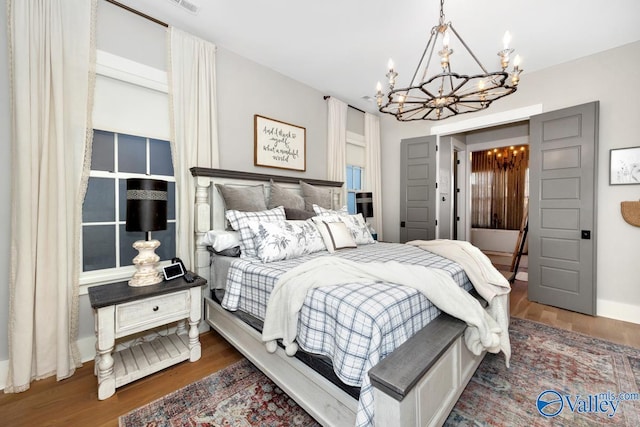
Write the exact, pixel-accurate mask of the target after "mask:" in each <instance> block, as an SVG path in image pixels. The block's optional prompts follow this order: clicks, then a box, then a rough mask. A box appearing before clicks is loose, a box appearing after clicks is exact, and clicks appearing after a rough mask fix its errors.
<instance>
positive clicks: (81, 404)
mask: <svg viewBox="0 0 640 427" xmlns="http://www.w3.org/2000/svg"><path fill="white" fill-rule="evenodd" d="M511 314H512V316H515V317H520V318H524V319H529V320H533V321H537V322H541V323H546V324H549V325H551V326H556V327H558V328H563V329H568V330H571V331H576V332H580V333H584V334H588V335H591V336H594V337H598V338H601V339H605V340H609V341H613V342H616V343H620V344H625V345H629V346H633V347H637V348H640V325H637V324H633V323H627V322H621V321H618V320H611V319H606V318H599V317H590V316H585V315H582V314H579V313H573V312H569V311H565V310H561V309H558V308H554V307H549V306H544V305H541V304H537V303H532V302H529V301H528V300H527V289H526V282H518V281H516V282H515V284H514V286H513V290H512V293H511ZM200 339H201V342H202V358H201V359H200V360H199V361H197V362H195V363H189V362H183V363H180V364H178V365H175V366H173V367H171V368H168V369H166V370H164V371H162V372H158V373H156V374H154V375H151V376H149V377H147V378H144V379H141V380H139V381H136V382H134V383H131V384H128V385H126V386H124V387H121V388H118V389H117V390H116V394H115V395H114V396H112V397H111V398H109V399H107V400H103V401H99V400H98V397H97V387H96V378H95V376H94V375H93V362H88V363H85V364H84V366H82V367H81V368H80V369H78V370H77V371H76V373H75V375H73V376H72V377H71V378H69V379H66V380H63V381H60V382H57V381H55V379H53V378H48V379H45V380H41V381H36V382H34V383H32V385H31V388H30V389H29V390H28V391H26V392H24V393H18V394H0V425H3V426H7V427H14V426H65V427H67V426H69V427H71V426H73V427H75V426H82V427H85V426H92V427H93V426H98V427H99V426H105V427H106V426H110V427H111V426H117V425H118V417H119V416H120V415H122V414H124V413H127V412H129V411H131V410H133V409H135V408H137V407H139V406H142V405H144V404H146V403H148V402H151V401H153V400H155V399H158V398H160V397H162V396H164V395H166V394H168V393H170V392H172V391H174V390H177V389H178V388H181V387H183V386H185V385H187V384H190V383H192V382H194V381H196V380H198V379H200V378H202V377H204V376H206V375H208V374H210V373H212V372H215V371H218V370H219V369H222V368H224V367H225V366H227V365H229V364H231V363H233V362H235V361H237V360H239V359H240V358H241V357H242V356H241V355H240V354H239V353H238V352H237V351H236V350H235V349H233V347H231V346H230V345H229V344H228V343H227V342H226V341H225V340H224V339H222V338H221V337H220V336H219V335H218V334H217V333H215V332H208V333H206V334H203V335H201V337H200Z"/></svg>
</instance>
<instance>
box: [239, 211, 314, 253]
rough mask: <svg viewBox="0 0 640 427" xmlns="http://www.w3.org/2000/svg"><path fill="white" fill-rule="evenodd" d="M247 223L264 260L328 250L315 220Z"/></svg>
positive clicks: (252, 221) (254, 221) (253, 221)
mask: <svg viewBox="0 0 640 427" xmlns="http://www.w3.org/2000/svg"><path fill="white" fill-rule="evenodd" d="M247 225H248V226H249V229H250V230H251V234H252V235H253V243H254V245H255V248H256V254H257V255H258V258H260V259H261V260H262V262H272V261H279V260H282V259H290V258H297V257H299V256H300V255H304V254H310V253H313V252H319V251H324V250H326V247H325V244H324V241H323V239H322V236H321V235H320V232H319V231H318V229H317V228H316V226H315V225H314V223H313V221H311V220H306V221H278V222H264V221H256V220H251V221H247Z"/></svg>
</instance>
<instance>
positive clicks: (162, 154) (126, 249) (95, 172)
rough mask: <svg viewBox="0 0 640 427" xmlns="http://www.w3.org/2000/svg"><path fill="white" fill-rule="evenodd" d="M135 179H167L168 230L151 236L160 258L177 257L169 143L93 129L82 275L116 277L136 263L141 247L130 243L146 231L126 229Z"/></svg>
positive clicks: (84, 221)
mask: <svg viewBox="0 0 640 427" xmlns="http://www.w3.org/2000/svg"><path fill="white" fill-rule="evenodd" d="M135 177H147V178H154V179H162V180H165V181H168V204H167V229H166V230H163V231H156V232H153V238H154V239H158V240H159V241H160V242H161V245H160V247H159V248H158V249H157V250H156V253H157V254H158V255H159V256H160V259H161V260H166V259H171V258H172V257H174V256H175V253H176V204H175V188H176V186H175V178H174V176H173V164H172V161H171V147H170V144H169V141H163V140H158V139H152V138H145V137H140V136H134V135H127V134H121V133H115V132H108V131H103V130H94V132H93V150H92V153H91V171H90V174H89V184H88V187H87V194H86V196H85V200H84V204H83V206H82V251H81V254H82V271H83V275H84V276H87V273H94V274H95V273H102V274H104V275H108V276H109V279H113V278H114V277H116V276H118V271H121V273H122V270H121V268H122V267H126V266H132V265H133V261H132V260H133V258H134V257H135V256H136V255H137V254H138V251H137V250H135V249H134V248H133V247H132V244H133V242H135V241H136V240H144V239H145V233H143V232H127V231H126V230H125V223H126V190H127V181H126V180H127V178H135ZM127 275H128V273H125V274H121V277H127Z"/></svg>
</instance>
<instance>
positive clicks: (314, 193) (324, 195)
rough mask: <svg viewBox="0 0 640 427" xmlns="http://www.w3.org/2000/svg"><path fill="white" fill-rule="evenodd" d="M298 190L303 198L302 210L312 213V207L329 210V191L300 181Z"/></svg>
mask: <svg viewBox="0 0 640 427" xmlns="http://www.w3.org/2000/svg"><path fill="white" fill-rule="evenodd" d="M300 189H301V190H302V197H303V198H304V209H305V210H307V211H311V212H313V205H314V204H315V205H318V206H321V207H323V208H326V209H331V207H332V206H331V191H330V190H329V189H327V188H319V187H315V186H313V185H311V184H307V183H306V182H304V181H300Z"/></svg>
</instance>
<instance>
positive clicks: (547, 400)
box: [536, 390, 564, 417]
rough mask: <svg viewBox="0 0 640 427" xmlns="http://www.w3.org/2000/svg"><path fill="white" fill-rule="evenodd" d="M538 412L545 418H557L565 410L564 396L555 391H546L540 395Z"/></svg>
mask: <svg viewBox="0 0 640 427" xmlns="http://www.w3.org/2000/svg"><path fill="white" fill-rule="evenodd" d="M536 404H537V406H538V412H540V415H542V416H544V417H555V416H556V415H558V414H559V413H560V412H562V410H563V409H564V400H563V399H562V395H561V394H560V393H558V392H557V391H555V390H545V391H543V392H542V393H540V395H538V400H537V402H536Z"/></svg>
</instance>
